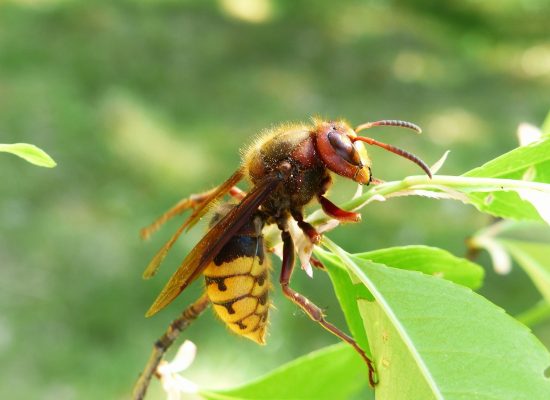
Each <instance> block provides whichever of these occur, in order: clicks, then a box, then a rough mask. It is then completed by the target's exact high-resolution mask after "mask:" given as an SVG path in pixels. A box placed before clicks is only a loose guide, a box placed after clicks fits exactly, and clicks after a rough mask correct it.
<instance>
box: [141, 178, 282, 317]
mask: <svg viewBox="0 0 550 400" xmlns="http://www.w3.org/2000/svg"><path fill="white" fill-rule="evenodd" d="M281 180H282V178H281V176H280V175H279V176H278V174H274V175H270V176H268V177H266V178H265V179H264V180H262V181H261V182H260V183H259V184H258V185H256V186H255V187H254V188H253V189H252V190H251V191H250V192H249V193H248V194H247V195H246V196H245V197H244V199H243V200H242V201H241V202H240V203H239V205H238V206H237V207H235V208H233V209H231V211H229V213H227V215H226V216H225V217H223V218H222V219H221V220H220V222H218V223H217V224H216V225H215V226H214V227H213V228H212V229H210V230H209V231H208V233H207V234H206V235H205V236H204V237H203V238H202V239H201V240H200V241H199V243H198V244H197V245H196V246H195V247H194V248H193V250H191V252H190V253H189V254H188V255H187V257H186V258H185V260H183V262H182V263H181V265H180V267H179V268H178V270H177V271H176V272H175V273H174V274H173V275H172V277H171V278H170V280H169V281H168V283H167V284H166V286H165V287H164V289H162V291H161V292H160V294H159V296H158V297H157V299H156V300H155V302H154V303H153V305H152V306H151V308H149V311H147V314H145V315H146V316H147V317H150V316H151V315H154V314H156V313H157V312H158V311H160V310H161V309H163V308H164V307H166V306H167V305H168V304H170V303H171V302H172V301H173V300H174V299H175V298H176V297H177V296H178V295H179V294H180V293H181V292H182V291H183V289H185V288H186V287H187V285H189V284H190V283H191V282H193V281H194V280H195V279H196V278H197V277H198V276H199V275H200V274H201V273H202V271H204V269H205V268H206V266H207V265H208V264H209V263H210V262H211V261H212V260H213V259H214V257H215V256H216V255H217V254H218V253H219V252H220V250H221V249H222V248H223V246H225V244H226V243H227V242H228V241H229V239H231V238H232V237H233V236H234V235H235V234H236V233H237V232H238V231H239V230H240V229H241V228H242V227H243V225H244V224H245V223H246V222H247V221H249V220H250V218H251V217H252V215H253V214H254V212H255V211H256V210H257V209H258V207H259V206H260V205H261V204H262V203H263V202H264V201H265V199H266V198H267V197H268V196H269V195H270V194H271V192H272V191H273V190H274V189H275V187H276V186H277V184H279V182H281Z"/></svg>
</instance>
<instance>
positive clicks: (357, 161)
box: [328, 131, 363, 167]
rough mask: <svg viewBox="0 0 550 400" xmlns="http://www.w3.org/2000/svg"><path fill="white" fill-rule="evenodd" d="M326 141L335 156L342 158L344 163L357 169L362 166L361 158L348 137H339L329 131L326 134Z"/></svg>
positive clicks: (337, 134)
mask: <svg viewBox="0 0 550 400" xmlns="http://www.w3.org/2000/svg"><path fill="white" fill-rule="evenodd" d="M328 141H329V143H330V144H331V146H332V148H333V149H334V151H335V152H336V154H338V155H339V156H340V157H342V158H343V159H344V160H345V161H347V162H348V163H350V164H352V165H355V166H358V167H362V166H363V163H362V162H361V156H360V155H359V153H358V152H357V149H356V148H355V146H354V145H353V143H352V141H351V140H350V139H349V137H347V136H344V135H341V134H339V133H337V132H335V131H331V132H329V133H328Z"/></svg>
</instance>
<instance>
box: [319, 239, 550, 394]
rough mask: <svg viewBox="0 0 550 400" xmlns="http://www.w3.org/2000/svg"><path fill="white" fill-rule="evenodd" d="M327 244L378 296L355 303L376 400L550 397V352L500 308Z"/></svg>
mask: <svg viewBox="0 0 550 400" xmlns="http://www.w3.org/2000/svg"><path fill="white" fill-rule="evenodd" d="M327 247H329V248H330V249H331V250H332V251H333V252H334V253H335V254H337V255H338V257H339V258H340V260H341V263H343V264H344V265H345V266H346V268H348V270H349V272H350V274H353V275H354V276H355V277H356V278H357V279H359V280H360V281H361V284H362V285H364V286H365V287H366V288H367V289H368V290H369V292H370V293H372V295H373V297H374V299H375V300H376V301H375V302H374V301H368V300H362V299H359V300H358V304H359V311H360V313H361V315H362V317H363V319H364V321H365V326H366V330H367V334H368V337H369V340H370V345H371V350H372V352H373V355H374V360H375V363H376V366H377V370H378V378H379V381H380V383H379V384H378V386H377V387H376V398H377V399H378V400H384V399H392V400H395V399H423V400H424V399H506V400H508V399H546V398H550V379H548V378H546V377H545V376H544V374H545V370H547V368H549V367H550V353H548V351H547V350H546V349H545V348H544V346H543V345H542V344H541V343H540V342H539V341H538V340H537V339H536V338H535V337H534V336H533V335H532V334H531V333H530V332H529V330H528V329H527V328H526V327H525V326H523V325H521V324H520V323H519V322H517V321H516V320H515V319H513V318H512V317H510V316H508V315H507V314H505V313H504V312H503V310H502V309H500V308H498V307H497V306H495V305H494V304H492V303H490V302H489V301H487V300H486V299H484V298H483V297H481V296H479V295H477V294H476V293H474V292H472V291H471V290H470V289H468V288H465V287H463V286H459V285H455V284H453V283H452V282H449V281H447V280H444V279H437V278H434V277H432V276H429V275H426V274H422V273H418V272H416V271H407V270H403V269H396V268H390V267H387V266H385V265H382V264H376V263H373V262H371V261H368V260H364V259H362V258H359V257H354V256H351V255H349V254H347V253H345V252H344V251H343V250H342V249H340V248H339V247H338V246H336V245H334V244H332V243H330V242H328V241H327ZM322 261H323V262H326V263H330V261H331V258H328V257H327V258H325V259H323V260H322ZM327 267H328V265H327ZM336 267H338V266H336Z"/></svg>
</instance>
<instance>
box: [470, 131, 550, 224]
mask: <svg viewBox="0 0 550 400" xmlns="http://www.w3.org/2000/svg"><path fill="white" fill-rule="evenodd" d="M526 175H529V176H532V177H533V179H532V180H533V181H534V182H542V183H550V138H546V139H544V140H539V141H537V142H533V143H531V144H528V145H526V146H521V147H518V148H516V149H514V150H512V151H510V152H508V153H506V154H503V155H502V156H500V157H497V158H495V159H494V160H492V161H489V162H488V163H486V164H484V165H482V166H481V167H479V168H475V169H473V170H471V171H469V172H467V173H465V174H464V175H463V176H467V177H486V178H501V179H517V180H521V179H523V177H524V176H526ZM469 197H470V199H471V201H472V203H473V204H474V205H475V206H476V207H477V208H478V209H479V210H480V211H483V212H487V213H489V214H492V215H494V216H497V217H503V218H511V219H516V220H531V221H534V220H541V219H547V218H548V213H549V211H548V207H549V206H548V205H546V206H544V204H550V193H548V192H541V191H536V190H529V189H526V190H522V191H521V192H514V191H494V192H487V193H471V194H470V195H469Z"/></svg>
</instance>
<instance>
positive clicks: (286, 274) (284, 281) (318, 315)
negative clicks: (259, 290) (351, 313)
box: [279, 229, 376, 387]
mask: <svg viewBox="0 0 550 400" xmlns="http://www.w3.org/2000/svg"><path fill="white" fill-rule="evenodd" d="M281 237H282V239H283V265H282V268H281V277H280V279H279V281H280V283H281V288H282V290H283V294H284V295H285V296H286V297H287V298H288V299H289V300H290V301H292V302H293V303H295V304H296V305H298V306H299V307H300V308H301V309H302V310H303V311H304V312H305V313H306V314H307V315H308V316H309V317H310V318H311V319H312V320H314V321H316V322H318V323H319V324H320V325H321V326H322V327H323V328H325V329H326V330H327V331H329V332H330V333H332V334H334V335H336V336H338V337H339V338H340V339H342V340H343V341H344V342H346V343H348V344H350V345H351V346H352V347H353V348H354V349H355V351H357V352H358V353H359V355H360V356H361V357H362V358H363V360H365V362H366V363H367V366H368V368H369V383H370V385H371V386H372V387H374V385H375V384H376V379H375V371H374V364H373V362H372V360H371V359H370V358H369V357H368V356H367V355H366V354H365V352H364V351H363V349H361V348H360V347H359V345H358V344H357V342H356V341H355V340H353V338H351V337H350V336H348V335H347V334H345V333H344V332H342V331H341V330H340V329H338V328H337V327H336V326H334V325H332V324H331V323H330V322H328V321H327V320H325V316H324V315H323V310H321V309H320V308H319V307H318V306H317V305H315V304H314V303H312V302H311V301H309V300H308V299H307V298H306V297H305V296H303V295H302V294H300V293H298V292H296V291H294V290H293V289H291V288H290V287H289V284H290V278H291V276H292V271H293V269H294V243H293V242H292V237H291V236H290V233H289V232H288V230H286V229H282V232H281Z"/></svg>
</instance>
